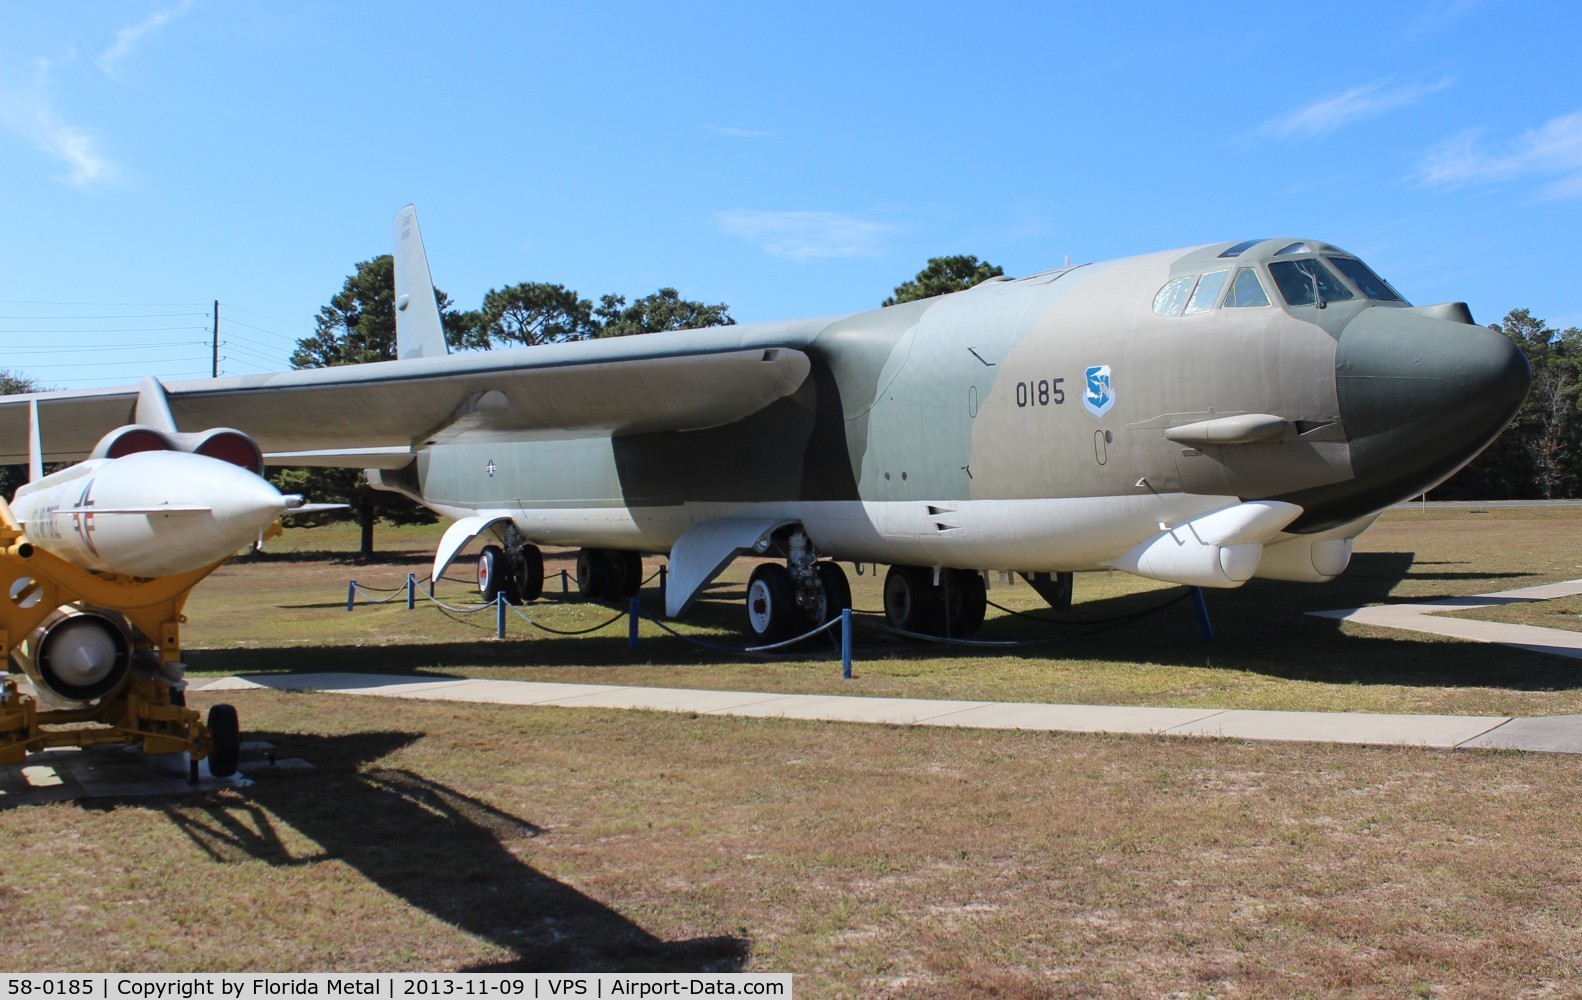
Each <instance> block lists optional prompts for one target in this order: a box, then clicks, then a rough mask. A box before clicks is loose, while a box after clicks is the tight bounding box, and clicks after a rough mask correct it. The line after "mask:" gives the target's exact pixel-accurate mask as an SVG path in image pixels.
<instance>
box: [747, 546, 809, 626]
mask: <svg viewBox="0 0 1582 1000" xmlns="http://www.w3.org/2000/svg"><path fill="white" fill-rule="evenodd" d="M796 617H797V606H796V586H795V584H793V583H792V582H791V571H790V570H788V569H786V568H785V567H784V566H781V565H780V564H779V563H765V564H763V565H762V566H759V567H758V568H757V569H755V570H753V575H752V577H751V579H749V580H748V581H747V627H748V628H749V629H750V630H751V631H752V635H753V639H755V640H756V641H757V642H759V643H761V644H766V643H772V642H779V641H780V640H781V639H789V638H790V637H791V636H792V635H793V634H794V632H793V630H794V629H795V627H796Z"/></svg>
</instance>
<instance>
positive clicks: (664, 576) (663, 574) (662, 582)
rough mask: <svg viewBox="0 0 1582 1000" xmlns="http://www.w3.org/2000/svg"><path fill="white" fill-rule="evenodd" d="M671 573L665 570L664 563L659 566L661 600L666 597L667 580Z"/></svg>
mask: <svg viewBox="0 0 1582 1000" xmlns="http://www.w3.org/2000/svg"><path fill="white" fill-rule="evenodd" d="M669 575H670V574H669V573H667V572H666V571H665V567H664V566H663V565H660V567H659V599H660V600H664V597H665V580H666V579H667V578H668V577H669Z"/></svg>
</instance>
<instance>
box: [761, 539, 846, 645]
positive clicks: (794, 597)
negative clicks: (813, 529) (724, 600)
mask: <svg viewBox="0 0 1582 1000" xmlns="http://www.w3.org/2000/svg"><path fill="white" fill-rule="evenodd" d="M849 607H851V584H850V583H848V582H847V581H846V573H845V571H844V570H842V569H841V568H840V567H839V566H837V565H836V564H835V563H832V562H828V561H820V560H819V558H818V553H817V552H815V551H814V550H813V546H812V545H811V544H810V543H809V542H808V537H807V534H806V533H805V532H803V531H802V530H801V529H797V530H796V531H794V532H792V533H791V535H790V536H789V538H788V539H787V540H786V563H785V565H781V564H779V563H764V564H763V565H761V566H759V567H758V568H757V569H755V570H753V575H752V577H751V578H750V579H749V580H748V582H747V627H748V629H749V630H750V631H751V633H752V637H753V639H754V640H755V641H756V642H758V643H760V644H768V643H775V642H781V641H783V640H785V639H790V638H792V637H793V636H797V635H801V634H802V633H803V632H806V631H808V630H809V629H812V628H815V627H817V626H819V625H823V624H825V623H826V622H828V621H830V620H831V619H833V618H838V617H840V613H841V611H843V610H845V609H846V608H849Z"/></svg>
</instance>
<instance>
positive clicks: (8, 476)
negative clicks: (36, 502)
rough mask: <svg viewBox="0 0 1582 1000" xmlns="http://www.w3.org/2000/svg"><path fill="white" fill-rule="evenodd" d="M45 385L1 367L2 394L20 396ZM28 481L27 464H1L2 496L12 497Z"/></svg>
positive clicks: (0, 490) (38, 389)
mask: <svg viewBox="0 0 1582 1000" xmlns="http://www.w3.org/2000/svg"><path fill="white" fill-rule="evenodd" d="M44 391H45V388H44V386H41V385H39V384H38V382H37V381H36V380H35V379H33V378H30V377H29V376H27V375H23V374H22V373H21V372H14V371H11V370H10V369H9V368H0V396H18V395H21V394H23V393H28V392H44ZM25 482H27V466H25V465H4V466H0V496H3V497H6V498H8V499H9V498H10V497H13V496H15V495H16V488H17V487H18V486H21V485H22V484H23V483H25Z"/></svg>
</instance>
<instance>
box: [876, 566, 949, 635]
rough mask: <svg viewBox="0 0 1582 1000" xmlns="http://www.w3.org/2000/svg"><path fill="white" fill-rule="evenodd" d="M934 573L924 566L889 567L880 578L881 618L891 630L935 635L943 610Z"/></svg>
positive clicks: (938, 628) (938, 630)
mask: <svg viewBox="0 0 1582 1000" xmlns="http://www.w3.org/2000/svg"><path fill="white" fill-rule="evenodd" d="M941 603H942V602H941V600H940V593H939V589H938V588H936V587H935V586H934V571H933V570H931V569H928V568H927V567H924V566H891V567H890V572H888V573H886V574H885V577H884V617H885V620H886V621H888V622H889V623H890V627H891V628H898V629H901V630H902V631H905V632H918V633H921V634H923V635H938V634H939V632H940V626H941V625H942V624H944V623H943V621H942V618H943V614H944V608H943V607H942V606H941Z"/></svg>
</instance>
